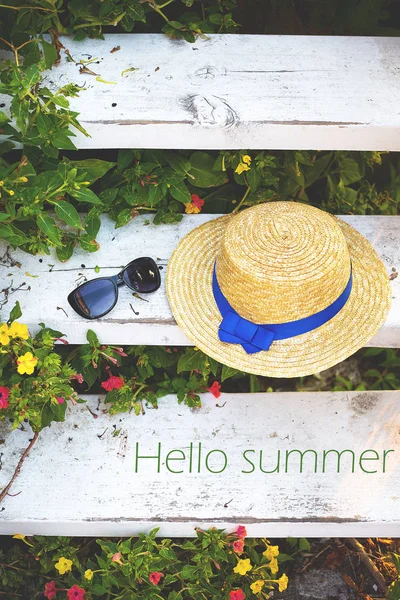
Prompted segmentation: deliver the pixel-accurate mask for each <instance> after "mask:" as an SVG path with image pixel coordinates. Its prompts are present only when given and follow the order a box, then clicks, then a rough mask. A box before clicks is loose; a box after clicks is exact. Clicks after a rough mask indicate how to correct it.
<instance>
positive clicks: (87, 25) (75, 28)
mask: <svg viewBox="0 0 400 600" xmlns="http://www.w3.org/2000/svg"><path fill="white" fill-rule="evenodd" d="M102 24H103V23H102V22H101V21H95V22H94V23H82V24H81V25H77V26H76V27H74V30H75V31H76V30H77V29H84V28H85V27H96V26H97V25H102Z"/></svg>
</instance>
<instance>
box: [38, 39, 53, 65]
mask: <svg viewBox="0 0 400 600" xmlns="http://www.w3.org/2000/svg"><path fill="white" fill-rule="evenodd" d="M41 43H42V49H43V55H44V62H45V64H46V69H51V67H52V66H53V65H54V63H55V62H56V60H57V50H56V47H55V46H54V45H53V44H49V42H45V41H44V40H42V42H41Z"/></svg>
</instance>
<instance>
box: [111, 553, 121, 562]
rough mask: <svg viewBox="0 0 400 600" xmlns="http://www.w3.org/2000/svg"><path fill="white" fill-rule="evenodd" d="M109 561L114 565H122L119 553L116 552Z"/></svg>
mask: <svg viewBox="0 0 400 600" xmlns="http://www.w3.org/2000/svg"><path fill="white" fill-rule="evenodd" d="M111 560H112V562H116V563H118V564H120V565H122V562H121V552H117V553H116V554H114V556H113V557H112V559H111Z"/></svg>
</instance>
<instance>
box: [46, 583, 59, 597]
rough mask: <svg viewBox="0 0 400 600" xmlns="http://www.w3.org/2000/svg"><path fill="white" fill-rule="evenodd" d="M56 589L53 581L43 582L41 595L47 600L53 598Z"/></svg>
mask: <svg viewBox="0 0 400 600" xmlns="http://www.w3.org/2000/svg"><path fill="white" fill-rule="evenodd" d="M56 594H57V589H56V583H55V581H50V582H49V583H45V585H44V592H43V595H44V597H45V598H48V600H53V598H55V597H56Z"/></svg>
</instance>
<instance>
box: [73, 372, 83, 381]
mask: <svg viewBox="0 0 400 600" xmlns="http://www.w3.org/2000/svg"><path fill="white" fill-rule="evenodd" d="M71 379H76V380H77V382H78V383H83V375H81V374H80V373H77V374H76V375H72V377H71Z"/></svg>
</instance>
